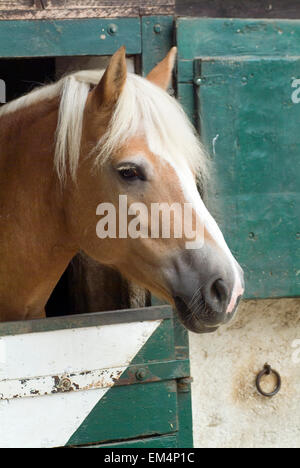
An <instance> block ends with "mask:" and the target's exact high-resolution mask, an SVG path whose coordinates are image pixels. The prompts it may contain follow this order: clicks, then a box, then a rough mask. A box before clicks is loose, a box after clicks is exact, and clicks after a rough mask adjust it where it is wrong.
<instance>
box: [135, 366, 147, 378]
mask: <svg viewBox="0 0 300 468" xmlns="http://www.w3.org/2000/svg"><path fill="white" fill-rule="evenodd" d="M135 376H136V378H137V380H145V378H146V376H147V369H139V370H138V371H136V373H135Z"/></svg>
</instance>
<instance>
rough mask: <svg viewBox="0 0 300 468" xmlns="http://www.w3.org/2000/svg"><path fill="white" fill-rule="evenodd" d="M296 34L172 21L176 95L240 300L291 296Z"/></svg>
mask: <svg viewBox="0 0 300 468" xmlns="http://www.w3.org/2000/svg"><path fill="white" fill-rule="evenodd" d="M299 34H300V23H299V22H273V21H259V20H258V21H254V20H253V21H252V20H251V21H250V20H200V19H188V20H187V19H181V20H179V22H178V45H179V66H178V72H179V86H178V88H179V96H180V99H181V100H182V102H183V104H184V105H185V106H186V107H187V108H188V110H189V114H190V116H191V118H192V119H194V121H195V123H196V124H197V125H198V127H199V131H200V132H201V136H202V140H203V142H204V144H205V146H206V148H207V149H208V151H209V153H210V155H211V157H212V159H213V161H214V167H215V177H214V184H213V186H212V187H211V196H210V209H211V211H212V212H217V211H219V212H221V213H222V215H221V216H220V215H219V216H218V214H216V217H217V219H218V221H219V223H220V224H221V226H222V229H223V232H224V234H225V238H226V240H227V242H228V244H229V246H230V248H231V249H232V251H233V252H234V253H235V254H236V256H237V258H238V260H239V262H240V263H241V264H242V266H243V267H244V270H245V274H246V297H248V298H263V297H281V296H296V295H299V293H300V249H299V240H300V211H299V202H300V162H299V161H300V145H299V143H300V134H299V130H298V125H299V120H300V105H299V101H300V100H299V99H298V96H299V93H298V88H299V84H300V81H299V78H300V42H299V41H296V40H295V41H294V39H293V38H295V37H297V36H298V35H299ZM191 36H193V40H191ZM288 50H289V51H290V52H292V53H293V54H295V56H293V57H286V55H287V51H288ZM297 80H298V81H297ZM216 206H217V207H218V208H217V209H216Z"/></svg>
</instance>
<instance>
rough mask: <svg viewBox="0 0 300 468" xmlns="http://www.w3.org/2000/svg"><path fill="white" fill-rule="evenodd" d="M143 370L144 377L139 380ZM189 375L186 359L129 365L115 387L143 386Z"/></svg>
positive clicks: (188, 365)
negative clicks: (139, 374)
mask: <svg viewBox="0 0 300 468" xmlns="http://www.w3.org/2000/svg"><path fill="white" fill-rule="evenodd" d="M141 370H143V372H144V375H145V377H144V378H143V379H142V380H140V379H139V377H138V373H139V372H140V371H141ZM189 375H190V363H189V360H188V359H181V360H179V359H177V360H174V361H167V360H165V361H162V362H154V363H143V364H140V365H130V366H129V367H128V368H127V369H126V371H125V372H124V373H123V374H122V376H121V377H120V378H119V380H118V381H117V382H116V383H115V386H120V385H132V384H144V383H147V382H159V381H161V380H176V379H181V378H182V377H186V376H189Z"/></svg>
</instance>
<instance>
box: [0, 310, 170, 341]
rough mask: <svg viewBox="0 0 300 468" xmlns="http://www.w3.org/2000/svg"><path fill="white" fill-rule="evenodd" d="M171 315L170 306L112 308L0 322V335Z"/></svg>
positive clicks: (83, 326)
mask: <svg viewBox="0 0 300 468" xmlns="http://www.w3.org/2000/svg"><path fill="white" fill-rule="evenodd" d="M172 317H173V311H172V308H171V307H170V306H153V307H145V308H143V309H130V310H119V311H118V310H114V311H111V312H98V313H97V312H96V313H93V314H83V315H73V316H67V317H55V318H48V319H39V320H26V321H21V322H5V323H0V336H6V335H21V334H25V333H39V332H47V331H53V330H66V329H72V328H86V327H94V326H99V325H110V324H115V323H128V322H136V321H143V320H159V319H168V318H172Z"/></svg>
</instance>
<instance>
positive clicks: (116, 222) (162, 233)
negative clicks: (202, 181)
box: [96, 195, 205, 249]
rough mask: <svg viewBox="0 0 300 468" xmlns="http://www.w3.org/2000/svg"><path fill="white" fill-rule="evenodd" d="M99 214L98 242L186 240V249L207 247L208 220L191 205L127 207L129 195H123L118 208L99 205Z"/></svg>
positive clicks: (135, 205)
mask: <svg viewBox="0 0 300 468" xmlns="http://www.w3.org/2000/svg"><path fill="white" fill-rule="evenodd" d="M96 214H97V216H101V219H100V220H99V221H98V223H97V226H96V233H97V236H98V237H99V239H107V238H110V239H116V238H118V239H126V238H128V237H129V238H131V239H139V238H141V239H148V238H151V239H159V238H160V239H170V238H175V239H184V240H185V247H186V249H200V248H202V247H203V244H204V226H205V220H204V219H201V220H200V217H199V215H196V214H195V211H194V208H193V205H192V204H191V203H184V204H183V205H181V204H180V203H172V204H168V203H150V207H148V206H147V205H146V204H144V203H140V202H135V203H131V204H130V205H128V198H127V195H120V196H119V204H118V207H117V208H116V207H115V206H114V204H112V203H100V204H99V205H98V207H97V210H96Z"/></svg>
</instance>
